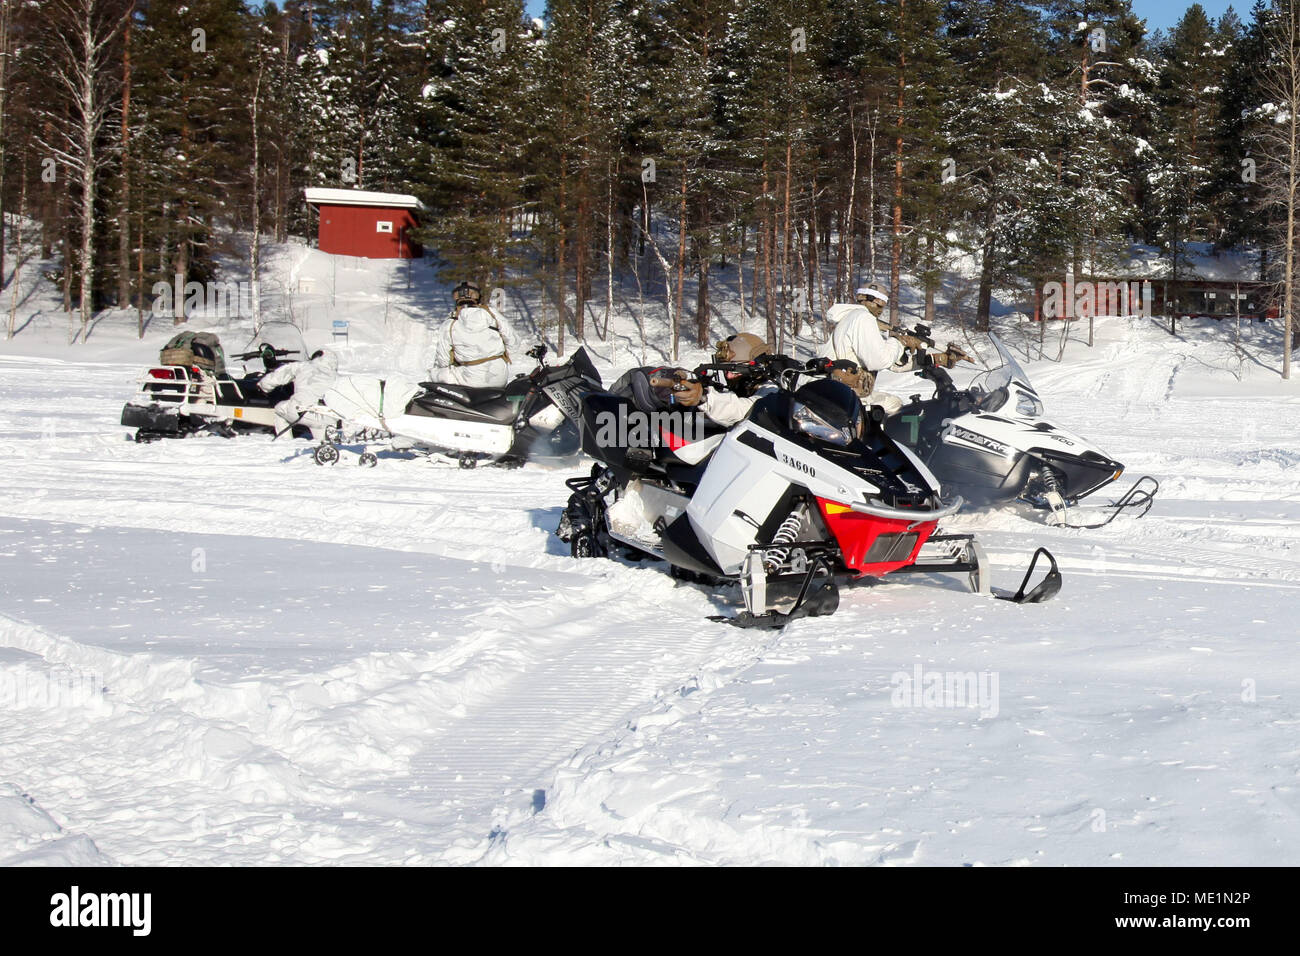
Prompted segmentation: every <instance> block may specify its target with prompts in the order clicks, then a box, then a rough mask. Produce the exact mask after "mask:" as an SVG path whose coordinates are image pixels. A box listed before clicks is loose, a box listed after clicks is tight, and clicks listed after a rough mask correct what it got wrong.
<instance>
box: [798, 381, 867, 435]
mask: <svg viewBox="0 0 1300 956" xmlns="http://www.w3.org/2000/svg"><path fill="white" fill-rule="evenodd" d="M863 423H864V417H863V411H862V403H861V402H860V401H858V397H857V396H856V395H855V394H854V393H853V391H852V390H851V389H850V388H849V387H848V386H847V385H842V384H840V383H839V382H833V381H830V380H822V381H819V382H812V383H810V384H808V385H805V386H803V387H802V388H800V389H799V391H797V392H795V394H794V395H793V396H792V397H791V399H790V429H791V431H794V432H802V433H803V434H804V435H807V436H808V437H809V438H813V439H816V440H817V441H820V442H825V443H827V444H830V445H839V446H847V445H850V444H852V443H853V441H854V440H855V439H857V438H860V437H862V433H863Z"/></svg>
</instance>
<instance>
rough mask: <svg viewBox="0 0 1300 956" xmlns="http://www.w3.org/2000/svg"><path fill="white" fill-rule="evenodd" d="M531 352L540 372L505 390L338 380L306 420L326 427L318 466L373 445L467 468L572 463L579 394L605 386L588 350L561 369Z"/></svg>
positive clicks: (540, 351) (577, 446)
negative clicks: (352, 447)
mask: <svg viewBox="0 0 1300 956" xmlns="http://www.w3.org/2000/svg"><path fill="white" fill-rule="evenodd" d="M527 354H528V356H529V357H530V358H533V359H535V360H536V361H537V367H536V368H535V369H533V370H532V372H530V373H528V374H527V375H520V376H518V377H517V378H515V379H514V380H513V381H511V382H509V383H507V384H506V385H505V386H504V387H502V388H472V387H468V386H465V385H454V384H448V383H444V382H420V383H419V384H418V385H416V384H413V383H409V382H401V381H399V380H397V379H385V380H379V379H370V378H349V379H344V380H341V381H339V382H338V383H336V384H335V386H334V387H333V388H331V389H330V390H329V391H327V392H326V393H325V397H324V398H323V399H322V400H321V405H320V406H319V407H318V408H312V409H310V410H308V411H307V413H306V414H305V416H304V421H305V422H306V423H307V424H310V425H312V426H314V427H316V428H322V427H323V429H324V434H325V441H324V442H323V443H322V444H321V445H320V446H319V447H318V448H317V449H316V453H315V457H316V462H317V463H318V464H322V465H325V464H333V463H334V462H336V461H338V460H339V455H340V451H341V448H342V446H343V445H347V444H353V443H361V444H365V443H369V442H387V443H389V444H391V445H392V446H393V447H401V448H418V449H422V450H424V451H428V452H430V453H436V454H442V455H447V456H450V457H452V458H455V459H456V460H457V461H458V462H459V463H460V466H461V467H462V468H473V467H475V466H476V465H478V464H480V463H485V462H499V463H501V464H505V465H518V464H522V463H523V462H525V461H539V460H547V459H552V460H560V459H567V458H571V457H573V456H574V455H576V454H577V453H578V452H579V451H580V450H581V442H580V439H579V435H578V426H577V421H578V420H579V418H580V414H581V412H580V406H579V396H581V395H582V394H584V393H586V392H589V391H591V390H593V389H599V388H600V387H601V381H600V373H599V372H597V371H596V367H595V366H594V365H593V364H592V361H591V357H590V356H589V355H588V354H587V350H586V349H582V348H580V349H578V351H577V352H575V353H574V354H573V356H572V357H571V358H570V359H569V360H568V361H567V362H564V363H563V364H561V365H547V364H546V346H544V345H538V346H536V347H534V348H532V349H530V350H529V351H528V353H527ZM386 409H391V410H393V411H387V410H386ZM361 454H362V459H363V464H371V465H373V464H374V463H375V459H374V455H373V453H371V452H368V451H364V450H363V451H362V453H361Z"/></svg>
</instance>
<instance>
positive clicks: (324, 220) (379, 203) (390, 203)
mask: <svg viewBox="0 0 1300 956" xmlns="http://www.w3.org/2000/svg"><path fill="white" fill-rule="evenodd" d="M303 195H304V196H305V198H306V199H307V202H308V203H309V204H310V205H312V206H315V207H316V210H317V212H319V213H320V226H319V229H318V232H317V240H316V245H317V247H318V248H319V249H320V250H321V252H332V253H334V254H336V255H341V256H362V257H364V258H366V259H418V258H419V257H420V255H421V254H422V252H423V250H422V249H421V248H420V244H419V243H418V242H415V241H414V240H412V239H411V238H410V235H409V233H410V230H412V229H414V228H415V227H416V225H417V224H418V219H417V215H418V214H419V212H420V210H421V209H423V208H424V206H423V205H421V203H420V200H418V199H416V198H415V197H414V196H403V195H401V194H399V193H372V192H365V191H363V190H360V189H315V188H312V189H304V190H303Z"/></svg>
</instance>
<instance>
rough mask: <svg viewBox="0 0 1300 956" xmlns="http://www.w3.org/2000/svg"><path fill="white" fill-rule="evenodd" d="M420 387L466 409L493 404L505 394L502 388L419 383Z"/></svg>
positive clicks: (445, 383)
mask: <svg viewBox="0 0 1300 956" xmlns="http://www.w3.org/2000/svg"><path fill="white" fill-rule="evenodd" d="M420 387H421V388H423V389H425V390H426V391H429V392H437V393H438V394H439V395H441V396H443V397H444V398H450V399H451V400H452V401H453V402H458V403H459V404H461V405H464V406H465V407H466V408H476V407H478V406H479V405H485V404H487V403H489V402H495V401H497V400H498V399H500V398H502V397H504V396H505V394H506V389H504V388H483V387H478V386H471V385H452V384H449V383H447V382H421V383H420Z"/></svg>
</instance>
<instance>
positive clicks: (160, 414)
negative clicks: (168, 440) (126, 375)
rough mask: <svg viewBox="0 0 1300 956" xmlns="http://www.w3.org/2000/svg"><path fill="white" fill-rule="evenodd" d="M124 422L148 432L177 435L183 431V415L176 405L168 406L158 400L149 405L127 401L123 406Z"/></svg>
mask: <svg viewBox="0 0 1300 956" xmlns="http://www.w3.org/2000/svg"><path fill="white" fill-rule="evenodd" d="M122 424H123V425H125V426H126V427H127V428H139V429H141V430H143V431H146V432H155V433H158V434H167V435H177V434H180V431H181V416H180V412H179V411H178V410H177V409H176V407H175V406H171V407H168V406H165V405H160V404H159V403H157V402H154V403H152V404H149V405H135V404H133V403H131V402H127V403H126V404H125V405H123V406H122Z"/></svg>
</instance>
